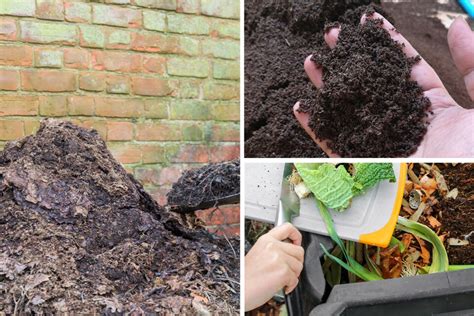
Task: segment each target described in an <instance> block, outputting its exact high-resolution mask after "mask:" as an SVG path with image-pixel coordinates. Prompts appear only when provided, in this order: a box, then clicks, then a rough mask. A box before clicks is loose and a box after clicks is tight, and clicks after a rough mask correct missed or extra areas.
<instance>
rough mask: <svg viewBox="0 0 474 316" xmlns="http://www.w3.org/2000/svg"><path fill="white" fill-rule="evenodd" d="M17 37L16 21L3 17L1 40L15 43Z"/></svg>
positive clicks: (0, 27) (0, 29)
mask: <svg viewBox="0 0 474 316" xmlns="http://www.w3.org/2000/svg"><path fill="white" fill-rule="evenodd" d="M16 35H17V28H16V23H15V20H14V19H10V18H6V17H4V16H2V19H1V20H0V40H6V41H13V40H15V39H16Z"/></svg>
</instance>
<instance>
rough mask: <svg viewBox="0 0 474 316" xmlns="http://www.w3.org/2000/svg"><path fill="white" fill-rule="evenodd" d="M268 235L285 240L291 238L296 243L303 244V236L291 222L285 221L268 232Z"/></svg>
mask: <svg viewBox="0 0 474 316" xmlns="http://www.w3.org/2000/svg"><path fill="white" fill-rule="evenodd" d="M268 235H269V236H271V237H273V238H275V239H277V240H279V241H283V240H285V239H290V240H291V242H292V243H293V244H294V245H297V246H301V240H302V238H303V237H302V236H301V233H300V232H299V230H298V229H296V227H295V226H293V225H292V224H290V223H285V224H283V225H281V226H277V227H275V228H273V229H272V230H270V231H269V232H268Z"/></svg>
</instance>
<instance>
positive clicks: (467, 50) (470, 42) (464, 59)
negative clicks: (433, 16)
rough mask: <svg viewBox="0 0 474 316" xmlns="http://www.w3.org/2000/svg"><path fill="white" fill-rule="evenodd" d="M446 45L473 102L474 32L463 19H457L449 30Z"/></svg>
mask: <svg viewBox="0 0 474 316" xmlns="http://www.w3.org/2000/svg"><path fill="white" fill-rule="evenodd" d="M448 45H449V50H450V51H451V56H452V58H453V60H454V64H455V65H456V68H457V69H458V70H459V72H460V73H461V75H462V76H463V77H464V83H465V84H466V89H467V92H468V94H469V96H470V97H471V100H474V32H473V31H472V30H471V28H470V27H469V24H467V22H466V20H464V18H462V17H460V16H459V17H457V18H456V20H455V21H454V22H453V24H452V25H451V27H450V28H449V31H448Z"/></svg>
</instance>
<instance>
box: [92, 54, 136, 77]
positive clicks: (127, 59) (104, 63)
mask: <svg viewBox="0 0 474 316" xmlns="http://www.w3.org/2000/svg"><path fill="white" fill-rule="evenodd" d="M141 64H142V60H141V56H140V55H137V54H128V53H122V52H103V51H94V52H92V67H93V68H94V69H96V70H109V71H120V72H140V70H141Z"/></svg>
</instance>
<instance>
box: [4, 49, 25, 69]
mask: <svg viewBox="0 0 474 316" xmlns="http://www.w3.org/2000/svg"><path fill="white" fill-rule="evenodd" d="M0 65H2V66H25V67H28V66H33V49H32V48H31V47H29V46H0Z"/></svg>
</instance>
